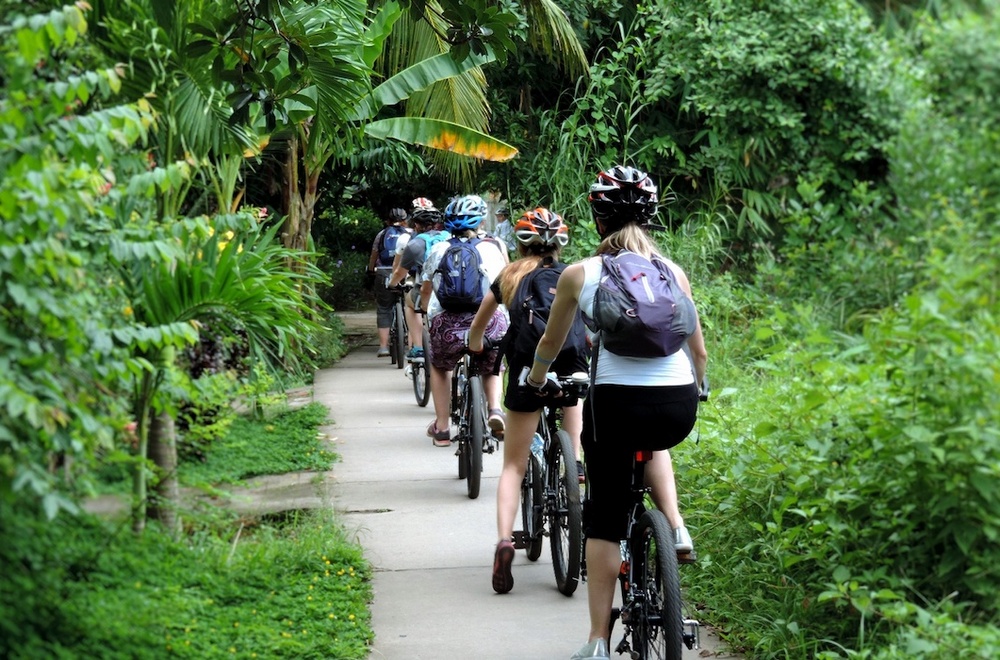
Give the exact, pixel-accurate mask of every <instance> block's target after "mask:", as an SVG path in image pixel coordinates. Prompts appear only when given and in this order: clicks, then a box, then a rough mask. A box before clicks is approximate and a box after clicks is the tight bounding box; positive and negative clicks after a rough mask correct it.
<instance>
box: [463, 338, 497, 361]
mask: <svg viewBox="0 0 1000 660" xmlns="http://www.w3.org/2000/svg"><path fill="white" fill-rule="evenodd" d="M499 347H500V345H499V344H498V343H497V342H495V341H493V340H492V339H491V338H490V337H489V335H483V347H482V348H480V349H479V350H478V351H475V350H472V348H471V347H470V346H469V333H468V332H466V333H465V350H467V351H468V352H469V353H471V354H472V355H482V354H483V353H486V352H488V351H492V350H494V349H496V348H499Z"/></svg>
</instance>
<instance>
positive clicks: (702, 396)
mask: <svg viewBox="0 0 1000 660" xmlns="http://www.w3.org/2000/svg"><path fill="white" fill-rule="evenodd" d="M710 391H711V388H710V387H709V386H708V376H705V377H703V378H702V379H701V387H699V388H698V400H699V401H708V393H709V392H710Z"/></svg>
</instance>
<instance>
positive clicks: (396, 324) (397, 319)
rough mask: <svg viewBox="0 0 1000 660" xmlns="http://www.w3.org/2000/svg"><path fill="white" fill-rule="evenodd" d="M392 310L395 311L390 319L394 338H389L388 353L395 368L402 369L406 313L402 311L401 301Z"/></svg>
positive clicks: (404, 356) (404, 349)
mask: <svg viewBox="0 0 1000 660" xmlns="http://www.w3.org/2000/svg"><path fill="white" fill-rule="evenodd" d="M393 309H394V310H395V312H394V313H393V319H392V334H393V335H394V336H393V337H392V338H391V346H390V347H389V352H390V353H392V354H393V355H394V357H395V360H396V368H397V369H402V368H403V363H404V362H406V313H405V312H404V310H403V302H402V300H397V301H396V305H395V307H393Z"/></svg>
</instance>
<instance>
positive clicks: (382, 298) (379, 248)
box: [368, 208, 410, 358]
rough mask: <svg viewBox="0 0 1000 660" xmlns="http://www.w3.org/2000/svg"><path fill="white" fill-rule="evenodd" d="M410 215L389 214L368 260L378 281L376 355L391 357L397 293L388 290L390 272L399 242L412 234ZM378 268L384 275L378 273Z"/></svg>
mask: <svg viewBox="0 0 1000 660" xmlns="http://www.w3.org/2000/svg"><path fill="white" fill-rule="evenodd" d="M406 218H407V214H406V211H405V210H404V209H400V208H394V209H392V210H391V211H389V214H388V215H387V216H386V217H385V219H384V220H383V222H384V223H385V227H384V228H383V229H382V231H380V232H379V233H378V234H376V235H375V240H374V241H372V252H371V255H370V256H369V257H368V277H369V278H374V279H375V283H374V286H375V324H376V325H377V326H378V352H377V353H376V354H375V355H376V356H378V357H380V358H382V357H389V326H390V325H392V307H393V305H395V304H396V294H395V292H394V291H392V290H391V289H389V287H388V283H389V271H390V269H391V268H392V260H393V259H394V258H395V254H396V243H397V242H398V241H399V239H400V237H401V236H403V235H404V234H408V233H409V231H410V230H409V229H408V228H407V227H406V225H405V223H406ZM376 268H378V269H380V271H381V272H378V273H377V272H376Z"/></svg>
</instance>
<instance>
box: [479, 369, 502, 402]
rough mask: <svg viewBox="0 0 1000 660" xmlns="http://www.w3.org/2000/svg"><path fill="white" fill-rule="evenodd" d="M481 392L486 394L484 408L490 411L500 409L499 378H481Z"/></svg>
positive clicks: (491, 376) (490, 376)
mask: <svg viewBox="0 0 1000 660" xmlns="http://www.w3.org/2000/svg"><path fill="white" fill-rule="evenodd" d="M483 391H484V392H485V393H486V407H487V408H489V409H490V410H493V409H494V408H499V407H500V377H499V376H493V375H489V376H483Z"/></svg>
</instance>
